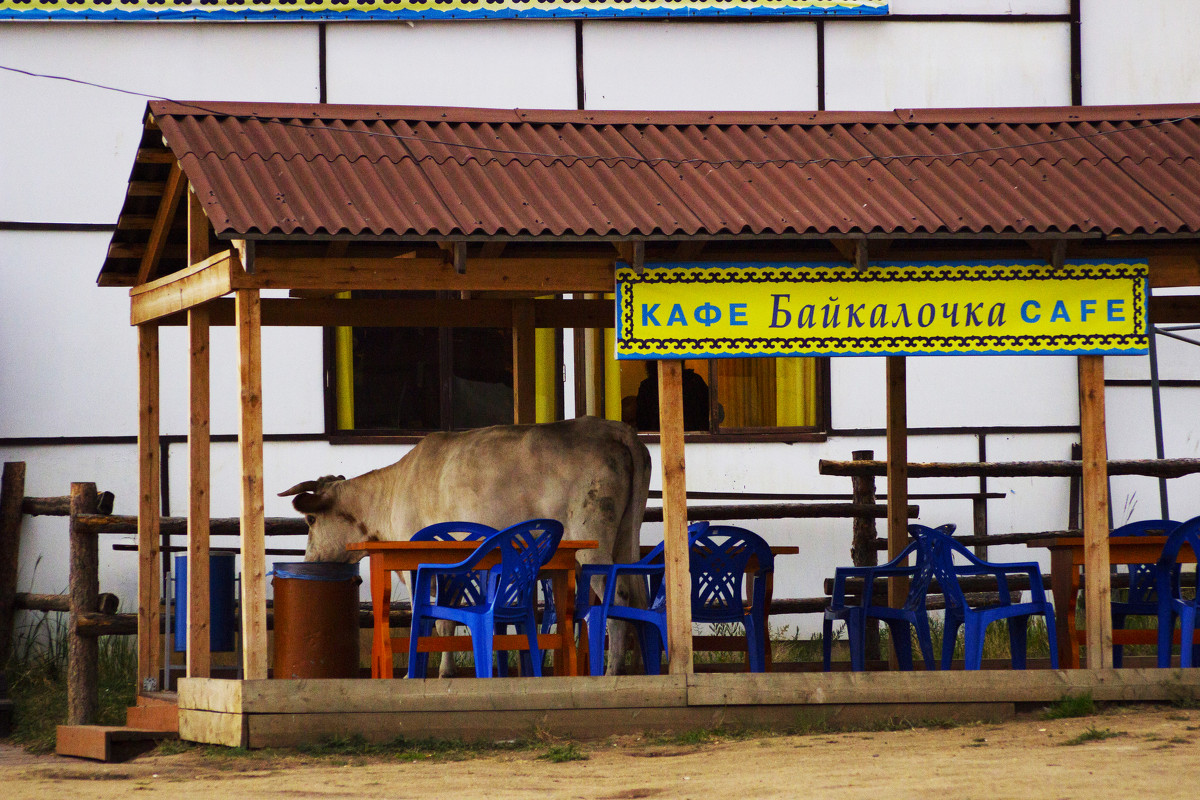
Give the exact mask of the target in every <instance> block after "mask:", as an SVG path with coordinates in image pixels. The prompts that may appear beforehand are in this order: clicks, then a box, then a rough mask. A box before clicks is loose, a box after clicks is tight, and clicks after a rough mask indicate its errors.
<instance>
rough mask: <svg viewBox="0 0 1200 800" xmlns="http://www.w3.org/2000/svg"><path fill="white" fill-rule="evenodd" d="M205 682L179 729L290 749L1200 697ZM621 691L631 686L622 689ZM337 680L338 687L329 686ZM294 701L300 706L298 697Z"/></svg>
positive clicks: (1152, 680) (797, 723) (990, 686)
mask: <svg viewBox="0 0 1200 800" xmlns="http://www.w3.org/2000/svg"><path fill="white" fill-rule="evenodd" d="M194 680H195V681H196V685H193V686H192V687H191V688H190V689H186V688H185V687H184V686H182V685H181V691H180V697H181V707H180V714H179V719H180V737H181V738H183V739H185V740H188V741H196V742H204V743H209V744H219V745H225V746H229V747H251V748H258V747H289V746H295V745H299V744H305V743H314V742H318V741H320V740H321V739H323V738H327V737H330V736H345V735H351V734H358V735H363V736H365V737H367V739H368V740H370V741H376V742H383V741H388V740H391V739H394V738H396V737H407V738H430V737H432V738H455V739H475V740H486V739H512V738H520V737H524V736H530V735H535V734H537V733H538V732H539V731H544V732H549V733H552V734H554V735H557V736H565V737H573V738H598V737H604V736H609V735H615V734H635V733H642V732H682V731H687V730H695V729H698V728H714V727H721V726H732V727H742V728H751V729H776V730H785V731H786V730H802V729H810V728H813V727H815V726H821V725H831V726H837V725H846V724H857V723H862V722H866V721H880V720H886V719H890V718H903V719H906V720H910V721H920V720H947V719H949V720H958V721H969V720H982V721H989V720H1001V719H1005V718H1008V717H1011V716H1012V715H1013V713H1015V708H1016V706H1017V705H1019V704H1029V703H1053V702H1056V701H1058V700H1060V699H1062V698H1063V697H1066V696H1073V695H1080V694H1085V693H1090V694H1091V696H1092V697H1093V699H1095V700H1096V701H1097V702H1176V703H1178V702H1187V701H1194V700H1195V699H1196V698H1200V670H1179V669H1167V670H1160V669H1123V670H1112V669H1106V670H1030V671H1025V672H1021V671H1011V672H998V671H990V670H986V671H981V672H962V671H954V672H938V673H920V672H915V673H870V672H866V673H817V674H812V673H777V674H766V675H747V674H744V673H743V674H721V673H703V674H694V675H690V676H686V678H685V677H684V676H623V677H621V678H616V679H613V678H569V679H545V678H544V679H541V681H537V682H534V681H529V680H526V679H512V681H513V683H512V684H510V685H509V686H504V685H503V683H502V682H501V680H500V679H494V680H492V681H471V680H465V681H435V680H429V681H411V682H409V681H399V680H397V681H363V680H358V681H240V682H239V681H220V680H216V679H194ZM546 681H552V682H554V683H557V684H558V686H557V687H555V688H554V690H553V691H551V690H550V689H549V688H547V689H546V690H543V691H528V690H529V689H532V688H535V686H537V685H538V684H543V683H545V682H546ZM681 682H682V687H683V688H682V701H680V699H679V697H680V688H679V687H680V684H681ZM201 683H214V684H217V683H242V684H268V683H269V684H274V685H276V687H277V688H275V687H273V688H272V690H270V691H257V690H260V689H262V688H263V687H262V686H258V685H256V686H250V687H246V686H243V687H228V686H212V687H207V686H203V685H200V684H201ZM655 683H658V684H659V685H660V687H659V688H660V691H659V692H658V693H657V694H656V692H655V691H652V690H651V689H652V688H653V684H655ZM337 684H340V686H335V685H337ZM530 684H533V685H530ZM622 684H629V686H625V687H621V685H622ZM351 685H356V686H357V687H358V688H359V689H360V690H361V695H360V696H358V697H355V694H356V693H355V692H352V691H351V692H350V693H349V694H348V693H347V691H348V690H350V686H351ZM630 686H637V687H638V691H631V690H630V689H629V687H630ZM452 687H453V688H452ZM468 687H470V688H468ZM510 687H511V689H512V690H510ZM617 687H621V688H625V689H626V691H620V690H617V691H614V689H615V688H617ZM334 688H337V689H339V690H340V691H332V692H331V691H330V690H331V689H334ZM206 689H213V691H209V692H206V691H205V690H206ZM242 689H245V690H246V695H247V696H249V697H251V698H254V700H253V701H252V705H254V706H255V707H256V708H257V710H253V711H252V710H249V709H247V708H242V709H235V708H231V707H230V708H227V709H213V708H203V707H200V708H197V707H190V708H189V707H186V705H185V702H184V698H185V697H187V698H189V701H188V702H191V704H192V705H193V706H197V705H201V702H202V701H203V700H205V698H210V699H217V700H221V699H222V698H223V699H224V700H225V701H227V700H228V698H229V697H231V696H233V694H235V691H240V690H242ZM289 695H290V698H291V702H287V698H288V696H289ZM320 696H327V697H332V700H333V702H332V704H329V705H325V704H315V703H314V702H313V700H312V698H316V697H320ZM389 697H390V698H391V699H390V700H387V701H384V700H383V698H389ZM347 698H350V701H349V702H348V701H347ZM635 698H636V699H637V700H638V702H634V701H633V700H634V699H635ZM268 699H271V702H270V704H269V706H268V704H267V702H266V701H267V700H268ZM334 705H336V706H337V707H336V708H335V707H333V706H334ZM317 709H320V710H317Z"/></svg>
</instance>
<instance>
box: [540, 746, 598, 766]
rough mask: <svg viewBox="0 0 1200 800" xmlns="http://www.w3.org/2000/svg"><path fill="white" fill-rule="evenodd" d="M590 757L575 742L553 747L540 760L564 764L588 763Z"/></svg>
mask: <svg viewBox="0 0 1200 800" xmlns="http://www.w3.org/2000/svg"><path fill="white" fill-rule="evenodd" d="M589 757H590V756H588V754H587V753H585V752H583V751H582V750H580V749H579V745H577V744H575V742H567V743H566V744H556V745H551V747H550V749H549V750H547V751H546V752H545V753H542V754H541V755H540V756H538V760H540V761H549V762H551V763H553V764H562V763H564V762H566V761H587V760H588V758H589Z"/></svg>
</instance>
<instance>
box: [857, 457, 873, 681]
mask: <svg viewBox="0 0 1200 800" xmlns="http://www.w3.org/2000/svg"><path fill="white" fill-rule="evenodd" d="M850 455H851V457H852V458H853V459H854V460H855V461H874V460H875V451H874V450H855V451H854V452H852V453H851V454H850ZM850 480H851V482H852V484H853V486H854V497H853V499H852V500H851V502H853V503H855V504H856V505H857V504H868V503H869V504H872V505H873V504H875V502H876V497H875V478H874V476H871V475H856V476H854V477H853V478H851V479H850ZM878 536H879V532H878V530H877V528H876V526H875V518H874V517H864V516H860V517H855V518H854V539H853V541H852V542H851V544H850V558H851V560H852V561H853V563H854V566H856V567H873V566H875V565H876V564H878V563H879V549H878V548H877V547H876V546H875V541H876V539H877V538H878ZM865 656H866V658H867V659H868V660H873V659H878V658H879V626H878V625H868V626H867V636H866V652H865Z"/></svg>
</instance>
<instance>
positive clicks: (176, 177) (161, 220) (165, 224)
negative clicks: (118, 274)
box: [136, 163, 187, 284]
mask: <svg viewBox="0 0 1200 800" xmlns="http://www.w3.org/2000/svg"><path fill="white" fill-rule="evenodd" d="M186 187H187V180H186V179H185V178H184V176H183V170H181V169H180V168H179V164H178V163H176V164H174V165H173V166H172V167H171V172H170V174H168V175H167V184H166V188H165V189H164V190H163V195H162V201H161V202H160V203H159V204H158V213H157V214H155V215H154V226H153V227H152V228H151V229H150V241H149V242H147V244H146V252H145V253H144V254H143V255H142V263H141V265H140V266H139V267H138V274H137V280H136V283H138V284H143V283H145V282H146V281H148V280H150V276H151V275H153V274H154V271H155V270H156V269H157V268H158V260H159V259H160V258H161V257H162V253H163V248H164V247H165V246H166V244H167V236H168V235H169V234H170V232H171V222H172V221H173V220H174V219H175V211H176V209H178V208H179V201H180V199H182V198H183V191H184V189H185V188H186Z"/></svg>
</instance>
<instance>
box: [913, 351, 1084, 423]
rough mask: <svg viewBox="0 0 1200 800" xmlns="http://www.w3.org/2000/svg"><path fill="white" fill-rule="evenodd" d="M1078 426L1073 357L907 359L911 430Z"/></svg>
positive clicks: (1076, 386)
mask: <svg viewBox="0 0 1200 800" xmlns="http://www.w3.org/2000/svg"><path fill="white" fill-rule="evenodd" d="M1078 423H1079V400H1078V375H1077V368H1076V364H1075V359H1074V358H1072V357H1059V356H1044V357H1037V358H1032V357H1026V358H1021V357H1016V356H973V357H972V356H940V357H926V358H910V359H908V424H909V426H911V427H914V428H920V427H941V426H947V425H977V426H981V425H1076V424H1078Z"/></svg>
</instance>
